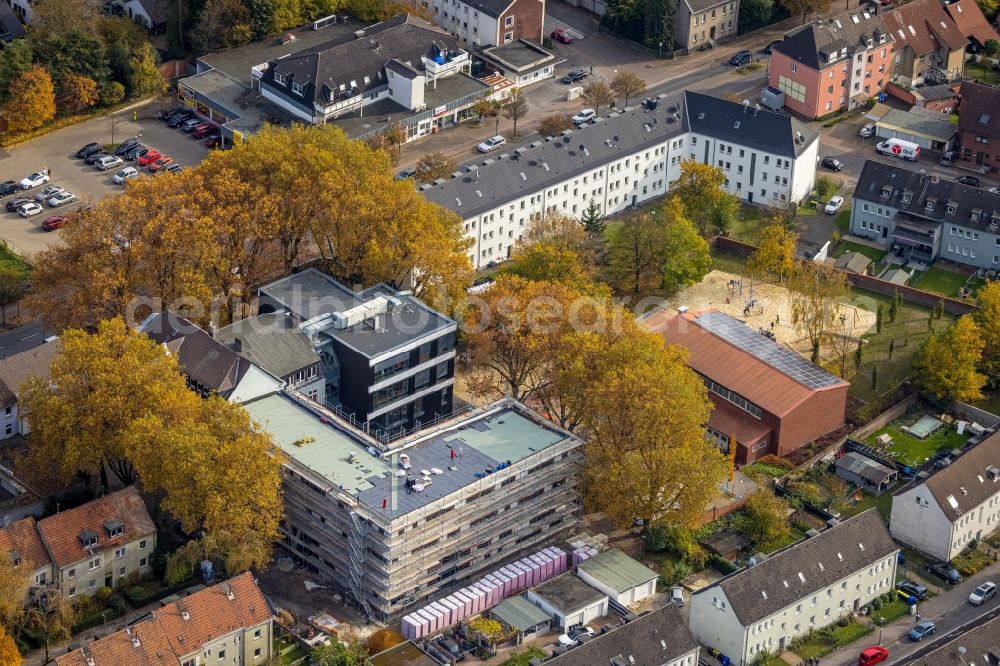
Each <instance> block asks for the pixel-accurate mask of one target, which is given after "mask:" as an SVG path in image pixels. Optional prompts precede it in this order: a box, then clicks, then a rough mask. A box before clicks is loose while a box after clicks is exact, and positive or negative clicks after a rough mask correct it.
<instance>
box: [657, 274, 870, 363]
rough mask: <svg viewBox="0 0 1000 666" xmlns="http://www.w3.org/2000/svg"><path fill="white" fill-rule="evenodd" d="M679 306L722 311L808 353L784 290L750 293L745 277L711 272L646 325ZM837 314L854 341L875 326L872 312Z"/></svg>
mask: <svg viewBox="0 0 1000 666" xmlns="http://www.w3.org/2000/svg"><path fill="white" fill-rule="evenodd" d="M741 280H742V293H741V288H740V281H741ZM751 298H752V299H753V300H754V305H753V307H750V308H749V310H747V306H748V304H749V302H750V300H751ZM682 305H686V306H687V307H688V308H689V309H690V310H691V311H698V310H706V309H709V308H714V309H716V310H719V311H721V312H725V313H726V314H728V315H730V316H732V317H735V318H737V319H739V320H740V321H744V322H746V324H747V325H748V326H750V327H751V328H753V329H755V330H756V329H764V330H766V331H773V332H774V337H775V340H777V341H778V342H780V343H782V344H786V345H789V346H791V347H793V348H794V349H796V350H798V351H802V352H806V353H808V349H809V342H808V340H807V339H806V338H805V336H804V335H802V334H801V333H800V332H799V331H797V330H796V329H795V326H794V325H793V324H792V302H791V298H790V297H789V293H788V289H786V288H785V287H781V286H778V285H774V284H769V283H766V282H755V283H753V292H752V294H751V282H750V280H749V279H748V278H745V277H740V276H738V275H733V274H732V273H724V272H722V271H712V272H711V273H709V274H708V275H706V276H705V279H703V280H702V281H701V282H699V283H698V284H696V285H693V286H691V287H688V288H687V289H684V290H683V291H681V292H680V293H679V294H678V295H677V296H674V297H672V298H669V299H667V300H666V302H665V306H664V307H663V308H662V309H661V310H659V311H657V312H656V314H653V315H650V322H652V321H655V320H656V319H660V318H669V317H673V316H674V315H676V314H677V308H678V307H680V306H682ZM841 314H843V315H846V316H847V317H848V319H847V323H846V329H847V330H846V332H847V334H848V335H849V336H850V337H853V338H856V337H858V336H860V335H862V334H863V333H865V332H867V331H868V330H869V329H871V328H874V327H875V313H874V312H870V311H868V310H863V309H861V308H857V307H855V306H853V305H843V306H841ZM772 324H773V326H772ZM824 356H825V354H824Z"/></svg>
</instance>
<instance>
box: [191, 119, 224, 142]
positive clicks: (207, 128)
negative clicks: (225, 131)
mask: <svg viewBox="0 0 1000 666" xmlns="http://www.w3.org/2000/svg"><path fill="white" fill-rule="evenodd" d="M217 129H219V128H218V127H216V126H215V125H213V124H212V123H202V124H201V125H198V126H197V127H195V128H194V129H193V130H191V134H192V135H193V136H196V137H197V138H199V139H201V138H204V137H206V136H208V135H209V134H211V133H212V132H214V131H215V130H217Z"/></svg>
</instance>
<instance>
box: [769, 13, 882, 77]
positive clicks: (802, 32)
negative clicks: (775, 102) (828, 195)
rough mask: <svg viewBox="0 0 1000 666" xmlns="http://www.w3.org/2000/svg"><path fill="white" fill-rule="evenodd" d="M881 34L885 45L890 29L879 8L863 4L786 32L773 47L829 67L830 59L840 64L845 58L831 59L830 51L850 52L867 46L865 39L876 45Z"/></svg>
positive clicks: (815, 66) (810, 63)
mask: <svg viewBox="0 0 1000 666" xmlns="http://www.w3.org/2000/svg"><path fill="white" fill-rule="evenodd" d="M883 36H884V37H885V38H886V39H885V42H886V43H887V44H888V43H891V42H892V35H890V34H889V28H888V27H886V24H885V22H884V21H883V20H882V17H881V16H880V15H879V14H878V10H877V9H875V8H873V7H871V6H870V5H865V6H863V7H859V8H857V9H852V10H850V11H845V12H840V13H839V14H836V15H834V16H830V17H828V18H825V19H823V20H821V21H817V22H814V23H810V24H808V25H804V26H801V27H799V28H796V29H794V30H792V31H790V32H788V33H786V35H785V39H784V41H782V42H781V44H778V45H776V46H775V47H774V50H775V51H778V52H779V53H782V54H784V55H787V56H788V57H789V58H792V59H793V60H795V61H797V62H800V63H802V64H804V65H806V66H807V67H810V68H812V69H815V70H821V69H825V68H826V67H829V66H830V64H831V62H832V63H833V64H835V65H836V66H840V64H841V63H842V62H844V61H845V60H846V58H845V57H838V58H837V59H835V60H833V61H831V60H830V59H829V56H830V55H831V54H833V53H835V52H837V53H839V52H840V51H841V50H842V49H844V48H846V49H847V53H848V54H851V55H853V54H854V53H857V52H858V51H863V50H865V49H867V40H868V39H871V40H872V41H873V43H874V44H878V43H879V42H880V38H881V37H883ZM821 54H822V55H823V56H824V57H821Z"/></svg>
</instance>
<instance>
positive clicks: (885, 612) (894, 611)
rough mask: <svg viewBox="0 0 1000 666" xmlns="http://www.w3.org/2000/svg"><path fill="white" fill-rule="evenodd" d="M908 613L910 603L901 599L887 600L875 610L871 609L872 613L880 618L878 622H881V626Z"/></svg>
mask: <svg viewBox="0 0 1000 666" xmlns="http://www.w3.org/2000/svg"><path fill="white" fill-rule="evenodd" d="M909 613H910V604H908V603H906V602H905V601H903V600H902V599H900V600H899V601H892V602H889V603H887V604H885V605H884V606H882V608H879V609H878V610H877V611H872V615H874V616H875V617H878V618H880V619H879V622H881V624H882V626H885V625H887V624H889V623H890V622H895V621H896V620H898V619H899V618H901V617H903V616H904V615H909Z"/></svg>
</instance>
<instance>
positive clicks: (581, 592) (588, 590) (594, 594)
mask: <svg viewBox="0 0 1000 666" xmlns="http://www.w3.org/2000/svg"><path fill="white" fill-rule="evenodd" d="M532 591H533V592H534V593H535V594H536V595H537V596H538V598H540V599H542V600H544V601H545V603H547V604H548V605H549V606H551V607H552V608H554V609H556V610H557V611H559V612H560V613H562V614H563V615H570V614H572V613H575V612H576V611H578V610H581V609H583V608H586V607H587V606H590V605H591V604H595V603H597V602H598V601H600V600H601V599H606V598H607V596H608V595H606V594H604V593H603V592H601V591H600V590H598V589H596V588H593V587H591V586H590V585H587V584H586V583H585V582H583V580H582V579H581V578H580V577H579V576H577V575H576V574H575V573H574V572H572V571H567V572H566V573H564V574H559V575H558V576H556V577H555V578H552V579H550V580H548V581H547V582H545V583H542V584H541V585H539V586H538V587H536V588H534V590H532Z"/></svg>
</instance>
